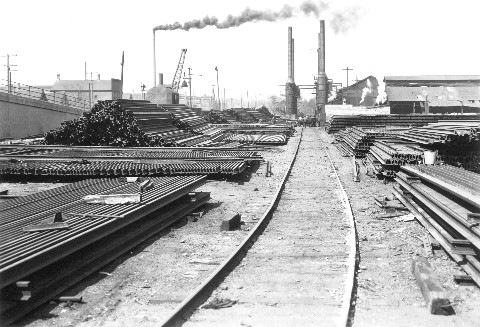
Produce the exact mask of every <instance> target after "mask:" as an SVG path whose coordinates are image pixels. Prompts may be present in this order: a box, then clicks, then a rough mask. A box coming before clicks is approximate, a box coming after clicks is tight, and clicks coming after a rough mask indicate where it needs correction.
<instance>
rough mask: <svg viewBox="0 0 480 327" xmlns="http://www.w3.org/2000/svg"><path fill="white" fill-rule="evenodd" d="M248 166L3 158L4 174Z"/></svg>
mask: <svg viewBox="0 0 480 327" xmlns="http://www.w3.org/2000/svg"><path fill="white" fill-rule="evenodd" d="M247 167H248V164H247V162H245V161H243V160H230V161H199V162H188V161H184V162H179V163H137V162H132V161H121V160H116V161H90V160H81V161H66V160H61V159H56V160H28V161H18V160H13V161H0V175H3V176H16V175H21V176H57V177H60V176H91V177H93V176H109V177H120V176H172V175H199V174H201V175H238V174H241V173H242V172H243V171H244V170H245V169H246V168H247Z"/></svg>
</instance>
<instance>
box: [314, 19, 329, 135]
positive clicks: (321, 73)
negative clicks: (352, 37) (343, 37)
mask: <svg viewBox="0 0 480 327" xmlns="http://www.w3.org/2000/svg"><path fill="white" fill-rule="evenodd" d="M317 51H318V76H317V99H316V100H317V101H316V102H317V103H316V104H317V108H316V109H317V110H316V114H318V119H319V121H320V127H324V126H325V122H326V119H327V117H326V113H325V104H326V103H327V101H328V78H327V74H325V21H324V20H321V21H320V33H318V50H317Z"/></svg>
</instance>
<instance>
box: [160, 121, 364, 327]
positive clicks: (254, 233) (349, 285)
mask: <svg viewBox="0 0 480 327" xmlns="http://www.w3.org/2000/svg"><path fill="white" fill-rule="evenodd" d="M302 135H303V129H302V133H301V134H300V140H299V142H298V144H297V148H296V150H295V153H294V155H293V157H292V159H291V161H290V164H289V168H288V170H287V172H286V173H285V175H284V176H283V179H282V181H281V183H280V186H279V187H278V189H277V191H276V193H275V197H274V198H273V200H272V202H271V203H270V205H269V207H268V209H267V210H266V211H265V213H264V214H263V216H262V218H261V219H260V220H259V222H258V224H257V225H256V226H255V228H254V229H252V230H251V231H250V233H249V234H248V235H247V236H246V238H245V239H244V240H243V241H242V243H241V244H240V245H239V246H238V247H237V248H236V249H235V250H234V252H233V253H232V254H231V255H230V256H229V257H228V258H227V259H226V260H225V261H224V262H223V263H222V265H221V266H219V267H218V268H217V269H216V270H215V271H214V272H213V273H212V274H211V275H210V276H209V277H208V278H207V279H206V280H205V281H204V282H203V283H202V284H201V285H199V286H198V287H197V288H196V289H195V290H194V291H193V292H192V294H190V295H189V297H188V298H186V299H185V300H183V301H182V302H181V303H180V304H179V305H178V307H177V308H176V309H175V311H174V312H172V313H171V314H170V316H169V317H167V318H166V319H165V320H164V321H163V322H162V324H161V325H160V326H178V325H181V324H182V323H183V321H185V320H186V318H185V317H187V316H188V315H189V314H190V313H191V311H193V308H194V307H197V306H199V305H200V304H201V303H202V302H203V301H202V298H204V297H206V294H207V292H208V291H209V290H211V289H212V288H214V287H216V284H218V282H219V281H220V279H221V278H224V276H225V274H227V273H228V271H229V270H230V269H231V268H232V266H234V265H236V264H237V263H238V262H239V261H240V260H241V259H242V257H243V256H244V255H245V253H246V252H247V251H248V249H249V248H250V247H251V245H252V244H253V243H254V242H255V241H256V238H257V237H258V236H259V235H260V234H261V233H262V231H263V229H264V228H265V227H266V225H267V224H268V222H269V220H270V219H271V218H272V215H273V213H274V211H275V209H276V207H277V205H278V203H279V201H280V198H281V194H282V192H283V190H284V188H285V184H286V181H287V179H288V176H289V175H290V172H291V170H292V167H293V165H294V163H295V160H296V158H297V154H298V151H299V149H300V144H301V142H302ZM320 141H321V140H320ZM321 142H322V141H321ZM322 146H323V148H324V150H325V152H326V153H327V156H328V158H329V161H330V164H331V165H332V167H333V168H334V166H333V162H332V160H331V158H330V155H329V154H328V152H327V150H326V148H325V146H324V144H323V142H322ZM334 170H335V169H334ZM335 174H336V178H337V181H338V184H339V186H340V189H341V192H342V201H343V202H344V205H345V207H346V209H347V212H348V213H347V214H348V217H349V225H350V230H351V233H350V237H349V240H348V241H349V243H350V245H351V247H352V249H351V251H350V253H349V259H348V274H347V275H348V280H347V282H346V289H345V295H344V299H343V304H342V314H341V317H340V320H339V326H348V325H350V323H351V315H350V310H351V307H352V304H353V294H354V290H355V289H354V286H355V283H354V281H355V276H356V263H357V260H356V258H357V235H356V231H355V221H354V218H353V213H352V210H351V207H350V203H349V201H348V197H347V194H346V193H345V190H344V189H343V187H342V184H341V183H340V179H339V178H338V175H337V173H336V171H335Z"/></svg>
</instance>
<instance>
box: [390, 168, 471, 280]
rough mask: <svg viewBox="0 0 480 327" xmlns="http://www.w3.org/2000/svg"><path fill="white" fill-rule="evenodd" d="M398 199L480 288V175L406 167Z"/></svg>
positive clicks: (449, 170) (456, 169)
mask: <svg viewBox="0 0 480 327" xmlns="http://www.w3.org/2000/svg"><path fill="white" fill-rule="evenodd" d="M401 169H402V170H403V171H404V172H405V173H404V172H400V173H398V174H397V178H395V180H396V181H397V182H398V184H399V185H400V187H398V186H394V194H395V196H396V197H397V198H398V199H399V200H400V201H401V202H402V203H403V204H404V205H405V206H406V207H407V208H409V209H410V211H411V212H412V213H413V214H414V215H415V216H416V217H417V219H418V221H419V222H420V223H421V224H422V225H423V226H424V227H425V228H426V229H427V230H428V232H429V233H430V234H431V235H432V236H433V237H434V238H436V239H437V240H438V242H439V243H440V244H441V245H442V247H443V248H444V250H445V251H446V252H447V253H449V254H450V256H451V257H452V258H453V259H454V260H455V261H456V262H457V263H458V264H459V265H460V266H461V267H462V268H463V269H464V270H465V272H467V273H468V274H469V275H470V276H471V277H472V278H473V280H474V281H475V282H476V283H477V285H480V260H479V259H480V256H479V255H480V227H479V225H480V175H479V174H476V173H472V172H469V171H466V170H464V169H461V168H457V167H452V166H448V165H445V166H430V165H420V166H402V167H401Z"/></svg>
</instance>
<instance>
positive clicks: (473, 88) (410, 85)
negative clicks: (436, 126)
mask: <svg viewBox="0 0 480 327" xmlns="http://www.w3.org/2000/svg"><path fill="white" fill-rule="evenodd" d="M384 82H385V92H386V93H387V100H388V102H389V104H390V113H391V114H411V113H461V112H464V113H468V112H480V76H478V75H436V76H431V75H430V76H385V79H384Z"/></svg>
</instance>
